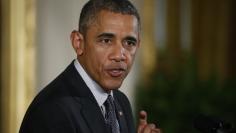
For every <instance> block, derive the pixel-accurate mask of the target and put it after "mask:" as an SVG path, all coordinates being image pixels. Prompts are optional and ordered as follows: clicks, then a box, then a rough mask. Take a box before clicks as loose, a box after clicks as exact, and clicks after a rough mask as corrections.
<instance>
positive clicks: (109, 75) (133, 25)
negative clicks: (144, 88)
mask: <svg viewBox="0 0 236 133" xmlns="http://www.w3.org/2000/svg"><path fill="white" fill-rule="evenodd" d="M81 36H83V37H82V39H81V41H80V45H81V52H79V53H78V52H77V55H78V59H79V61H80V63H81V65H82V66H83V68H84V69H85V71H86V72H87V73H88V74H89V75H90V77H91V78H92V79H93V80H95V81H96V82H97V83H98V84H99V85H100V86H101V87H102V88H103V89H104V90H105V91H109V90H113V89H118V88H119V87H120V86H121V84H122V82H123V80H124V79H125V77H126V76H127V74H128V73H129V71H130V68H131V66H132V64H133V61H134V57H135V53H136V50H137V48H138V47H139V42H140V41H139V28H138V21H137V19H136V17H135V16H133V15H123V14H120V13H112V12H109V11H101V12H100V13H99V14H98V16H97V19H96V20H95V22H94V23H93V24H91V25H90V26H89V27H88V29H87V32H86V35H81Z"/></svg>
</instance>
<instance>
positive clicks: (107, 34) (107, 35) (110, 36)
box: [97, 33, 115, 38]
mask: <svg viewBox="0 0 236 133" xmlns="http://www.w3.org/2000/svg"><path fill="white" fill-rule="evenodd" d="M114 36H115V35H114V34H112V33H102V34H100V35H98V36H97V38H101V37H108V38H112V37H114Z"/></svg>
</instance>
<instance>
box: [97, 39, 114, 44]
mask: <svg viewBox="0 0 236 133" xmlns="http://www.w3.org/2000/svg"><path fill="white" fill-rule="evenodd" d="M111 41H112V40H111V39H110V38H102V39H101V40H100V42H101V43H104V44H107V43H111Z"/></svg>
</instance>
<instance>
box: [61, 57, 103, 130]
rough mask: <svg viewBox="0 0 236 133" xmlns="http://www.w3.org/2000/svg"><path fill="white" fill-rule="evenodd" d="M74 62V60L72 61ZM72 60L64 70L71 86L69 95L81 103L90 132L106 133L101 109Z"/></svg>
mask: <svg viewBox="0 0 236 133" xmlns="http://www.w3.org/2000/svg"><path fill="white" fill-rule="evenodd" d="M73 62H74V61H73ZM73 62H72V63H71V64H70V66H69V67H68V68H67V69H66V71H65V73H64V74H65V76H66V77H67V78H66V79H68V82H69V84H70V85H72V86H73V87H71V88H70V91H71V95H73V96H74V97H79V99H80V100H79V101H78V102H79V103H80V104H81V105H82V108H81V113H82V116H83V117H84V120H85V121H86V123H87V125H88V127H89V129H90V130H91V132H92V133H106V132H107V131H106V125H105V120H104V117H103V115H102V112H101V109H100V107H99V105H98V104H97V102H96V99H95V98H94V96H93V94H92V92H91V91H90V90H89V88H88V86H87V85H86V84H85V82H84V81H83V79H82V77H81V76H80V75H79V73H78V72H77V70H76V68H75V67H74V64H73Z"/></svg>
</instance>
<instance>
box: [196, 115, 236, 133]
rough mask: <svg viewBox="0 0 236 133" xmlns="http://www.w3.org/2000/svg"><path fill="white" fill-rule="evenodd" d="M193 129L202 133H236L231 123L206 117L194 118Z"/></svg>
mask: <svg viewBox="0 0 236 133" xmlns="http://www.w3.org/2000/svg"><path fill="white" fill-rule="evenodd" d="M194 128H196V129H197V130H199V131H200V132H202V133H236V132H235V130H234V129H233V126H232V124H231V123H228V122H225V121H223V120H221V119H219V118H215V117H211V116H206V115H199V116H198V117H196V118H195V120H194Z"/></svg>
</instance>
